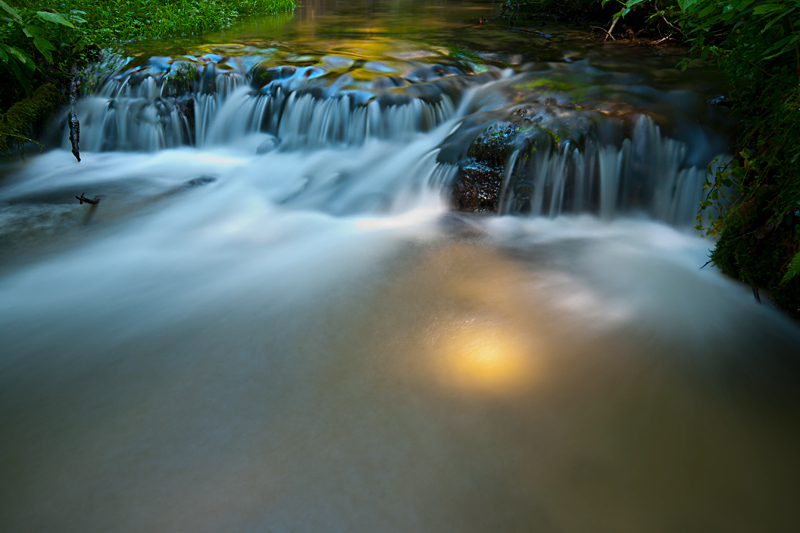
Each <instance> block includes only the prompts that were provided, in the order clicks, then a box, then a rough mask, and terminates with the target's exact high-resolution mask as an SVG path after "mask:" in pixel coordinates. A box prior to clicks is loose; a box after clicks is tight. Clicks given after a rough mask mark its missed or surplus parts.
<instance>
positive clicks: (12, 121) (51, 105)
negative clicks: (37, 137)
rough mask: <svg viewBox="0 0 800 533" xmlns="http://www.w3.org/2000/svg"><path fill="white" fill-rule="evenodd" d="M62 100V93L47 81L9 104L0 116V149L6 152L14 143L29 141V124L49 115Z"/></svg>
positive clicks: (63, 99)
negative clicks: (22, 98) (29, 93)
mask: <svg viewBox="0 0 800 533" xmlns="http://www.w3.org/2000/svg"><path fill="white" fill-rule="evenodd" d="M64 101H65V97H64V94H63V93H62V92H61V91H60V90H59V89H58V88H57V87H56V86H55V85H52V84H49V83H47V84H44V85H42V86H40V87H39V88H38V89H36V90H35V91H34V92H33V94H31V95H30V96H29V97H27V98H25V99H24V100H21V101H19V102H17V103H16V104H14V105H13V106H11V107H10V108H9V110H8V111H6V113H5V114H4V115H3V116H2V118H0V151H1V152H7V151H9V150H11V148H12V147H13V146H14V145H15V144H20V143H24V142H27V141H29V140H30V139H29V137H28V128H29V126H30V125H31V124H36V123H38V122H41V121H43V120H45V119H46V118H48V117H49V116H51V115H52V114H53V113H54V112H55V110H56V109H58V107H59V106H60V105H61V104H63V103H64Z"/></svg>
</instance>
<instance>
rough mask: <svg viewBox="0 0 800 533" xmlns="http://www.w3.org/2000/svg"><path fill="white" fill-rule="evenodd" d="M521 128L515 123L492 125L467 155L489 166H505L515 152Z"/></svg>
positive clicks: (473, 144)
mask: <svg viewBox="0 0 800 533" xmlns="http://www.w3.org/2000/svg"><path fill="white" fill-rule="evenodd" d="M518 132H519V127H518V126H517V125H516V124H514V123H513V122H500V123H497V124H492V125H491V126H489V127H488V128H486V129H485V130H484V131H483V133H481V134H480V135H479V136H478V137H477V138H476V139H475V140H474V141H472V144H471V145H470V147H469V150H468V151H467V154H468V155H469V156H470V157H472V158H473V159H475V160H476V161H478V162H481V163H485V164H487V165H494V166H498V165H499V166H502V165H505V162H506V160H507V159H508V156H509V155H511V153H512V152H513V150H514V141H515V139H516V137H517V133H518Z"/></svg>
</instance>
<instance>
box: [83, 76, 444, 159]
mask: <svg viewBox="0 0 800 533" xmlns="http://www.w3.org/2000/svg"><path fill="white" fill-rule="evenodd" d="M306 74H307V72H306V73H305V74H304V73H303V72H299V73H298V72H293V73H292V76H291V77H289V78H277V79H275V80H271V81H269V82H268V83H267V84H266V85H264V86H262V87H260V88H259V87H257V86H256V85H257V82H256V81H254V79H253V77H252V76H250V75H249V74H243V73H240V72H225V73H221V74H217V75H214V76H210V75H206V74H199V75H198V76H199V81H197V82H194V83H192V84H191V85H190V87H189V88H188V90H186V91H184V92H183V93H180V92H177V91H176V90H175V86H176V83H175V79H174V77H170V76H166V75H158V74H155V73H153V74H149V75H143V74H142V73H141V72H138V71H136V70H134V71H132V72H128V73H126V74H122V75H119V76H115V77H112V78H111V79H110V80H109V81H108V82H107V83H106V84H105V85H104V86H103V87H102V88H101V89H100V91H98V93H97V94H96V95H91V96H88V97H85V98H83V99H82V100H81V101H80V102H79V104H78V113H79V114H80V116H81V119H82V123H83V128H84V131H85V134H84V140H83V146H84V150H86V151H94V152H99V151H150V152H152V151H157V150H162V149H164V148H173V147H177V146H183V145H190V146H191V145H195V146H208V145H217V144H224V143H230V142H236V141H237V140H238V139H240V138H242V137H244V136H246V135H248V134H253V133H259V132H261V133H267V134H269V135H272V136H274V137H276V139H277V143H280V144H281V146H282V148H283V149H301V148H323V147H327V146H334V145H341V146H357V145H361V144H363V143H364V142H365V140H366V139H368V138H379V139H392V140H398V141H408V140H410V139H411V138H412V137H413V136H415V135H416V134H418V133H425V132H429V131H431V130H432V129H434V128H436V127H437V126H439V125H441V124H442V123H444V122H445V121H446V120H448V119H449V118H450V117H452V116H453V114H454V112H455V102H454V101H453V99H452V98H451V97H450V96H449V95H448V94H447V93H446V92H443V91H436V90H431V91H427V92H426V93H424V94H411V93H409V94H405V93H399V94H394V93H378V92H376V93H375V94H367V95H364V94H363V91H340V92H337V93H336V94H334V95H328V94H327V93H326V92H324V91H320V90H318V89H319V88H318V87H315V86H314V81H313V80H314V77H313V76H312V77H308V76H306ZM298 78H299V79H298ZM417 93H421V92H420V91H417ZM277 143H276V144H277Z"/></svg>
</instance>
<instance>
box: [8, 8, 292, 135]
mask: <svg viewBox="0 0 800 533" xmlns="http://www.w3.org/2000/svg"><path fill="white" fill-rule="evenodd" d="M14 4H16V5H14ZM294 6H295V2H294V0H105V1H102V2H98V1H91V0H24V2H22V1H19V0H15V1H14V2H9V1H8V0H0V75H2V76H3V79H4V83H3V84H0V111H2V112H5V114H4V115H3V116H2V118H0V150H7V149H8V146H9V144H13V143H16V142H19V141H26V140H27V135H26V132H27V125H28V123H30V122H36V121H38V120H40V119H42V118H43V117H45V116H47V115H48V114H49V112H50V111H52V109H51V107H50V105H49V104H50V103H51V100H52V98H49V97H48V98H47V99H46V101H47V104H48V105H44V104H43V103H42V102H43V101H42V99H41V98H38V99H37V98H34V96H35V95H36V94H37V88H40V87H44V86H51V87H53V88H57V89H58V90H59V91H60V94H61V95H62V96H61V101H64V99H65V98H66V97H65V96H64V95H65V94H66V93H67V86H68V85H69V80H70V79H71V75H70V74H69V71H70V69H71V67H73V66H80V65H83V64H86V63H87V62H89V61H91V60H92V59H94V58H96V57H97V55H98V53H99V50H100V49H101V48H103V47H107V46H112V45H119V44H122V43H124V42H127V41H130V40H134V39H144V38H158V37H165V36H169V35H189V34H197V33H202V32H205V31H211V30H214V29H218V28H221V27H224V26H227V25H228V24H230V23H231V22H232V21H233V20H234V19H236V18H237V17H240V16H245V15H253V14H257V13H266V14H272V13H277V12H282V11H288V10H291V9H293V8H294ZM48 94H49V95H50V96H52V93H51V92H48ZM20 104H24V105H23V106H22V107H23V108H24V109H25V113H23V114H19V113H17V114H15V115H13V116H12V114H11V109H14V108H15V107H17V106H18V105H20ZM21 117H24V118H25V119H27V120H29V122H24V121H23V122H20V120H22V118H21Z"/></svg>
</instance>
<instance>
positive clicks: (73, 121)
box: [69, 110, 81, 163]
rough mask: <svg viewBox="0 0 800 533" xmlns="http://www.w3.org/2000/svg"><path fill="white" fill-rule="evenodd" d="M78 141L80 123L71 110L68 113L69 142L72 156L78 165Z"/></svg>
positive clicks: (79, 154) (79, 155) (79, 159)
mask: <svg viewBox="0 0 800 533" xmlns="http://www.w3.org/2000/svg"><path fill="white" fill-rule="evenodd" d="M80 140H81V123H80V122H79V121H78V116H77V115H76V114H75V111H74V110H72V111H70V112H69V142H70V144H72V155H74V156H75V159H77V160H78V162H79V163H80V161H81V153H80V149H79V148H78V143H79V142H80Z"/></svg>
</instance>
